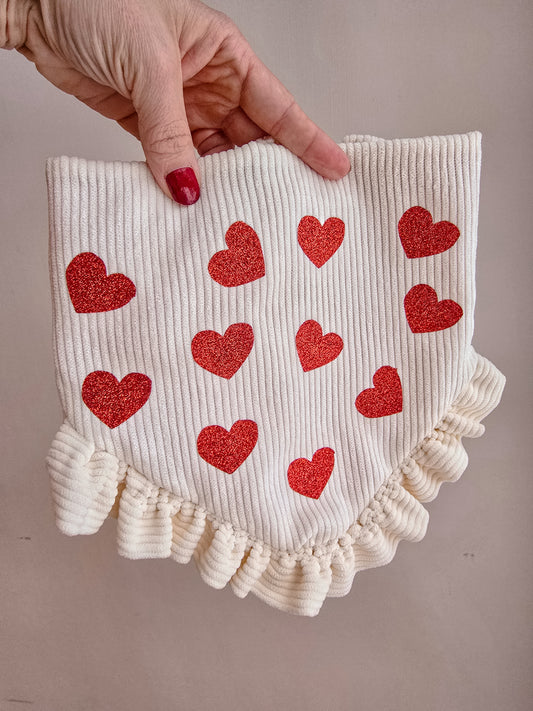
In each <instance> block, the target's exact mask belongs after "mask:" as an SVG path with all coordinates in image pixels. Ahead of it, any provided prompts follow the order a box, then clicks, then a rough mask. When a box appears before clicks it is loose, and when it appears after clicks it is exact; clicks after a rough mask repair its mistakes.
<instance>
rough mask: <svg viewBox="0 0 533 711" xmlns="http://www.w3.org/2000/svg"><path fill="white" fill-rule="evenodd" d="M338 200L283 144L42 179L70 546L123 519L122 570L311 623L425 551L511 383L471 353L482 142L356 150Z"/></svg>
mask: <svg viewBox="0 0 533 711" xmlns="http://www.w3.org/2000/svg"><path fill="white" fill-rule="evenodd" d="M340 145H341V147H342V149H343V150H345V151H346V153H347V155H348V157H349V158H350V161H351V164H352V168H351V171H350V172H349V173H348V175H347V176H345V177H344V178H343V179H342V180H339V181H329V180H326V179H324V178H322V177H320V176H319V175H318V174H316V173H315V172H314V171H312V170H311V169H310V168H309V167H308V166H307V165H305V164H304V163H303V162H302V161H301V160H300V159H298V158H297V157H295V156H294V155H293V154H292V153H290V152H289V151H288V150H287V149H285V148H284V147H283V146H280V145H278V144H276V143H275V142H274V141H273V140H272V139H259V140H257V141H254V142H252V143H250V144H247V145H244V146H242V147H239V148H235V149H234V150H230V151H227V152H223V153H217V154H215V155H211V156H206V157H204V158H200V168H201V178H202V194H201V197H200V200H199V201H198V202H197V203H195V204H194V205H192V206H189V207H183V206H180V205H177V204H175V203H173V202H172V201H171V200H169V199H168V198H167V197H165V195H164V194H163V193H162V192H161V191H160V190H159V188H158V187H157V185H156V184H155V182H154V180H153V178H152V176H151V174H150V172H149V170H148V168H147V166H146V165H145V164H144V163H124V162H105V161H91V160H84V159H81V158H73V157H59V158H50V159H49V160H48V162H47V181H48V189H49V214H50V276H51V290H52V300H53V320H54V349H55V362H56V372H57V385H58V390H59V396H60V399H61V404H62V407H63V411H64V422H63V424H62V425H61V427H60V428H59V431H58V433H57V435H56V437H55V439H54V441H53V443H52V445H51V448H50V451H49V454H48V457H47V467H48V471H49V474H50V480H51V487H52V494H53V500H54V506H55V513H56V521H57V525H58V527H59V528H60V530H61V531H62V532H63V533H66V534H67V535H77V534H91V533H95V532H96V531H98V529H99V528H100V526H101V525H102V523H103V522H104V520H105V519H106V517H107V516H108V515H109V514H110V512H111V513H113V512H114V513H115V515H116V516H117V542H118V551H119V553H120V554H121V555H123V556H126V557H128V558H166V557H171V558H173V559H174V560H176V561H177V562H180V563H186V562H188V561H189V560H190V559H191V558H193V559H194V560H195V562H196V564H197V567H198V569H199V572H200V574H201V576H202V578H203V579H204V580H205V582H207V583H208V584H209V585H211V586H213V587H216V588H222V587H224V586H225V585H226V584H228V583H229V584H230V586H231V588H232V589H233V591H234V592H235V594H236V595H238V596H239V597H244V596H245V595H247V594H248V593H249V592H252V593H254V594H255V595H257V596H258V597H259V598H261V599H262V600H263V601H265V602H266V603H268V604H269V605H272V606H274V607H276V608H278V609H280V610H284V611H287V612H291V613H296V614H300V615H309V616H312V615H316V614H317V613H318V611H319V610H320V607H321V605H322V603H323V601H324V599H325V598H326V597H327V596H342V595H345V594H346V593H348V591H349V590H350V587H351V585H352V582H353V578H354V575H355V573H356V572H358V571H360V570H363V569H365V568H372V567H375V566H379V565H383V564H385V563H387V562H389V561H390V560H391V559H392V557H393V556H394V553H395V550H396V547H397V544H398V542H399V541H400V540H402V539H406V540H411V541H418V540H420V539H421V538H422V537H423V536H424V534H425V531H426V526H427V511H426V509H425V508H424V506H423V505H422V504H423V503H424V502H427V501H430V500H432V499H433V498H434V497H435V496H436V495H437V492H438V490H439V487H440V485H441V483H442V482H446V481H455V480H456V479H458V478H459V476H461V474H462V473H463V471H464V469H465V467H466V463H467V455H466V452H465V450H464V448H463V445H462V443H461V438H462V437H477V436H479V435H481V434H482V433H483V431H484V427H483V425H482V424H481V423H480V421H481V419H482V418H483V417H484V416H485V415H487V414H488V413H489V412H490V411H491V410H492V409H493V408H494V407H495V406H496V405H497V403H498V401H499V399H500V397H501V393H502V389H503V385H504V377H503V375H502V374H501V373H500V372H499V371H498V370H497V369H496V368H495V367H494V366H493V365H492V364H491V363H490V362H489V361H487V360H486V359H485V358H483V357H482V356H480V355H478V354H477V353H476V352H475V350H474V349H473V347H472V345H471V341H472V335H473V326H474V301H475V274H474V270H475V250H476V237H477V221H478V198H479V177H480V165H481V134H480V133H479V132H476V131H474V132H471V133H467V134H463V135H450V136H432V137H425V138H408V139H393V140H388V139H381V138H376V137H373V136H357V135H350V136H346V137H345V139H344V141H343V143H341V144H340Z"/></svg>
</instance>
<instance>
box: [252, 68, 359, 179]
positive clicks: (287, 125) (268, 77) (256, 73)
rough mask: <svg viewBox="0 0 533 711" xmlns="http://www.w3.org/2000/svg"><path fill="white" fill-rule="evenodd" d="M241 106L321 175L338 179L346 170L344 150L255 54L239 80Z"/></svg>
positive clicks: (347, 169)
mask: <svg viewBox="0 0 533 711" xmlns="http://www.w3.org/2000/svg"><path fill="white" fill-rule="evenodd" d="M241 106H242V108H243V109H244V111H245V112H246V114H247V115H248V116H249V117H250V118H251V120H252V121H254V122H255V123H256V124H257V125H258V126H260V127H261V128H264V129H265V130H266V131H268V133H269V134H270V135H271V136H272V137H273V138H274V139H276V140H277V141H279V143H281V144H283V145H284V146H285V147H286V148H288V149H289V150H290V151H292V152H293V153H295V154H296V155H297V156H299V157H300V158H301V159H302V160H303V161H304V162H305V163H307V165H309V166H310V167H311V168H313V169H314V170H316V171H317V172H318V173H320V174H321V175H323V176H324V177H325V178H330V179H337V178H342V177H343V176H344V175H346V173H348V171H349V170H350V161H349V159H348V157H347V155H346V154H345V153H344V151H343V150H342V149H341V148H340V147H339V146H338V145H337V144H336V143H335V142H334V141H333V140H332V139H331V138H330V137H329V136H328V135H327V134H326V133H324V131H322V129H321V128H319V127H318V126H317V125H316V124H315V123H313V121H311V119H310V118H309V117H308V116H307V115H306V114H305V113H304V112H303V110H302V109H301V108H300V107H299V106H298V104H297V103H296V100H295V99H294V97H293V96H292V95H291V94H290V92H289V91H288V90H287V89H286V88H285V87H284V86H283V84H282V83H281V82H280V81H279V79H277V78H276V77H275V76H274V74H272V72H271V71H270V70H269V69H268V68H267V67H266V66H265V65H264V64H263V63H262V62H261V60H260V59H258V58H257V57H256V58H255V59H254V60H253V61H252V63H251V64H250V68H249V71H248V74H247V76H246V79H245V80H244V83H243V91H242V94H241Z"/></svg>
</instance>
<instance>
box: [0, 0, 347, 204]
mask: <svg viewBox="0 0 533 711" xmlns="http://www.w3.org/2000/svg"><path fill="white" fill-rule="evenodd" d="M17 3H18V11H19V14H20V13H22V14H23V15H24V18H23V20H24V21H23V22H22V23H19V24H18V29H17V32H15V30H14V29H13V21H12V23H11V28H12V33H13V32H15V34H16V38H15V39H11V46H16V48H17V49H18V50H19V51H20V52H21V53H22V54H23V55H24V56H25V57H27V58H28V59H30V60H31V61H32V62H34V63H35V65H36V67H37V70H38V71H39V72H40V73H41V74H42V75H43V76H44V77H46V78H47V79H48V80H49V81H51V82H52V83H53V84H55V86H57V87H59V88H60V89H62V90H63V91H65V92H67V93H68V94H73V95H74V96H76V97H77V98H78V99H80V100H81V101H83V102H84V103H85V104H87V105H88V106H90V107H91V108H92V109H95V110H96V111H98V112H99V113H101V114H103V115H104V116H107V117H109V118H112V119H114V120H115V121H117V122H118V123H119V124H120V125H121V126H122V127H123V128H125V129H126V130H127V131H129V132H130V133H132V134H133V135H134V136H136V137H137V138H138V139H139V140H140V141H141V143H142V146H143V150H144V153H145V156H146V161H147V163H148V166H149V167H150V170H151V171H152V174H153V176H154V178H155V180H156V181H157V183H158V184H159V186H160V187H161V189H162V190H163V191H164V192H165V193H166V194H167V195H168V196H169V197H173V198H174V199H175V200H176V201H177V202H180V203H182V204H191V203H193V202H195V201H196V200H197V199H198V197H199V185H198V181H197V178H199V165H198V161H197V158H196V154H195V151H194V147H196V149H197V151H198V153H199V154H200V155H202V156H204V155H208V154H210V153H215V152H218V151H224V150H227V149H229V148H233V147H234V146H241V145H243V144H245V143H248V142H249V141H253V140H255V139H257V138H260V137H261V136H265V135H270V136H273V138H274V139H275V140H276V141H277V142H279V143H281V144H283V145H284V146H286V147H287V148H288V149H289V150H291V151H293V152H294V153H295V154H296V155H297V156H299V157H300V158H301V159H302V160H303V161H305V162H306V163H307V164H308V165H309V166H310V167H311V168H313V169H314V170H316V171H317V172H318V173H320V174H321V175H323V176H324V177H326V178H331V179H336V178H341V177H342V176H344V175H345V174H346V173H347V172H348V171H349V169H350V163H349V160H348V158H347V157H346V155H345V153H344V152H343V151H342V150H341V149H340V148H339V146H337V144H336V143H335V142H334V141H333V140H332V139H331V138H329V137H328V136H327V135H326V134H325V133H324V132H323V131H322V130H321V129H320V128H319V127H318V126H316V124H314V123H313V122H312V121H311V120H310V119H309V118H308V117H307V116H306V114H305V113H304V112H303V111H302V109H301V108H300V107H299V106H298V105H297V103H296V101H295V99H294V97H293V96H292V95H291V94H290V93H289V91H288V90H287V89H286V88H285V87H284V86H283V85H282V84H281V83H280V81H279V80H278V79H277V78H276V77H275V76H274V75H273V74H272V73H271V72H270V71H269V70H268V69H267V67H266V66H265V65H264V64H263V63H262V62H261V60H260V59H258V57H257V56H256V55H255V54H254V52H253V51H252V49H251V47H250V45H249V44H248V42H247V41H246V39H245V38H244V36H243V35H242V34H241V32H240V31H239V29H238V28H237V27H236V25H235V24H234V23H233V22H232V21H231V20H230V19H229V17H227V16H226V15H224V14H223V13H221V12H218V11H216V10H213V9H211V8H209V7H207V6H206V5H204V4H203V3H202V2H200V1H199V0H90V2H88V1H87V0H40V2H37V1H34V0H7V8H8V9H7V11H5V13H4V14H6V13H7V14H6V17H9V14H8V13H9V6H10V5H11V10H12V8H13V5H14V4H17ZM1 4H2V2H0V9H1ZM3 4H4V5H6V0H3ZM12 11H13V10H12ZM1 21H2V18H1V17H0V23H1ZM6 27H8V30H9V27H10V26H9V23H8V21H7V20H6ZM0 30H1V28H0ZM9 39H10V38H9V37H8V40H9ZM7 44H8V45H9V42H7Z"/></svg>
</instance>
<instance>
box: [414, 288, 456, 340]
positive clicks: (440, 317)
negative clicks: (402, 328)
mask: <svg viewBox="0 0 533 711" xmlns="http://www.w3.org/2000/svg"><path fill="white" fill-rule="evenodd" d="M403 305H404V309H405V315H406V317H407V323H408V324H409V328H410V329H411V331H412V332H413V333H429V332H431V331H442V330H443V329H444V328H450V326H453V325H454V324H456V323H457V322H458V321H459V319H460V318H461V316H462V315H463V309H462V308H461V307H460V306H459V304H458V303H456V302H455V301H452V299H443V300H442V301H439V298H438V296H437V292H436V291H435V289H432V288H431V286H429V284H417V285H416V286H413V288H412V289H409V291H408V292H407V294H406V295H405V299H404V301H403Z"/></svg>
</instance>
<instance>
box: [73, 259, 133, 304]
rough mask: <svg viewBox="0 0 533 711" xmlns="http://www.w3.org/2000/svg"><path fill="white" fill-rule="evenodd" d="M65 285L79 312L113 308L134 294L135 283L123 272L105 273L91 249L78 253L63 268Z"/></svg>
mask: <svg viewBox="0 0 533 711" xmlns="http://www.w3.org/2000/svg"><path fill="white" fill-rule="evenodd" d="M66 279H67V288H68V293H69V294H70V299H71V301H72V305H73V306H74V309H75V311H76V312H77V313H79V314H87V313H98V312H101V311H113V310H114V309H119V308H120V307H121V306H125V305H126V304H127V303H128V301H131V299H133V297H134V296H135V285H134V283H133V282H132V281H131V279H128V277H127V276H125V275H124V274H110V275H109V276H107V274H106V266H105V264H104V262H103V261H102V260H101V259H100V257H98V256H97V255H96V254H93V253H92V252H82V253H81V254H78V255H77V256H76V257H74V259H73V260H72V261H71V262H70V264H69V265H68V267H67V270H66Z"/></svg>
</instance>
